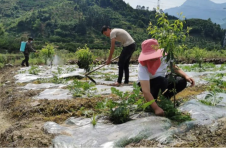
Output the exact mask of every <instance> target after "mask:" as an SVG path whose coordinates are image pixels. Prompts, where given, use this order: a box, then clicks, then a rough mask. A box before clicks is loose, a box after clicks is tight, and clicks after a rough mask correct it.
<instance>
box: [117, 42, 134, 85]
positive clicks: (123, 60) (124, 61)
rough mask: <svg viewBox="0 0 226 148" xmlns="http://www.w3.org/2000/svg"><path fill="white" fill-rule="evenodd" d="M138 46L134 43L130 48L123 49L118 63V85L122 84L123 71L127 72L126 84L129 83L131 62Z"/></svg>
mask: <svg viewBox="0 0 226 148" xmlns="http://www.w3.org/2000/svg"><path fill="white" fill-rule="evenodd" d="M135 48H136V44H135V43H133V44H131V45H129V46H126V47H123V50H122V52H121V54H120V56H119V61H118V80H117V82H118V83H122V77H123V71H125V81H124V83H129V61H130V58H131V56H132V54H133V52H134V51H135Z"/></svg>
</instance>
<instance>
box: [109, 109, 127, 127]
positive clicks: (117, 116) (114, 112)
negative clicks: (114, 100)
mask: <svg viewBox="0 0 226 148" xmlns="http://www.w3.org/2000/svg"><path fill="white" fill-rule="evenodd" d="M129 113H130V110H129V108H127V107H126V106H119V107H116V108H111V112H110V120H111V121H113V123H115V124H120V123H124V122H126V121H129V119H130V118H129Z"/></svg>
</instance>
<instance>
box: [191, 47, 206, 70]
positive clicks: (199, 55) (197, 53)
mask: <svg viewBox="0 0 226 148" xmlns="http://www.w3.org/2000/svg"><path fill="white" fill-rule="evenodd" d="M192 51H193V54H194V57H195V60H196V61H197V62H198V64H199V68H201V67H202V61H203V58H204V57H205V55H206V50H205V49H200V48H198V47H194V48H193V49H192Z"/></svg>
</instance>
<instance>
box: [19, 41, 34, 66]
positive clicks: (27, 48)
mask: <svg viewBox="0 0 226 148" xmlns="http://www.w3.org/2000/svg"><path fill="white" fill-rule="evenodd" d="M32 42H33V38H31V37H30V38H28V41H27V42H26V46H25V50H24V57H25V59H24V60H23V61H22V63H21V66H25V65H24V63H25V64H26V66H27V67H29V55H30V53H31V52H36V50H35V49H34V48H33V47H32Z"/></svg>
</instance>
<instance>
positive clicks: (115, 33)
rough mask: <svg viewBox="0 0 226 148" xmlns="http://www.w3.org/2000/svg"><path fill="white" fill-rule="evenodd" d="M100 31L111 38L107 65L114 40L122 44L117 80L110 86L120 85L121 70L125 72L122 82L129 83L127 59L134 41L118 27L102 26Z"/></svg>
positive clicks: (133, 46) (133, 48)
mask: <svg viewBox="0 0 226 148" xmlns="http://www.w3.org/2000/svg"><path fill="white" fill-rule="evenodd" d="M101 33H102V34H103V35H105V36H107V37H110V39H111V49H110V54H109V57H108V59H107V61H106V64H107V65H108V64H110V63H111V59H112V55H113V53H114V50H115V42H116V41H118V42H120V43H122V45H123V50H122V52H121V54H120V56H119V61H118V66H119V69H118V70H119V71H118V80H117V82H116V83H115V84H112V86H120V85H121V83H122V77H123V72H125V81H124V84H128V83H129V61H130V58H131V56H132V54H133V52H134V51H135V48H136V44H135V41H134V40H133V38H132V37H131V36H130V34H129V33H128V32H127V31H126V30H124V29H120V28H114V29H111V28H110V27H109V26H103V27H102V30H101Z"/></svg>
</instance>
